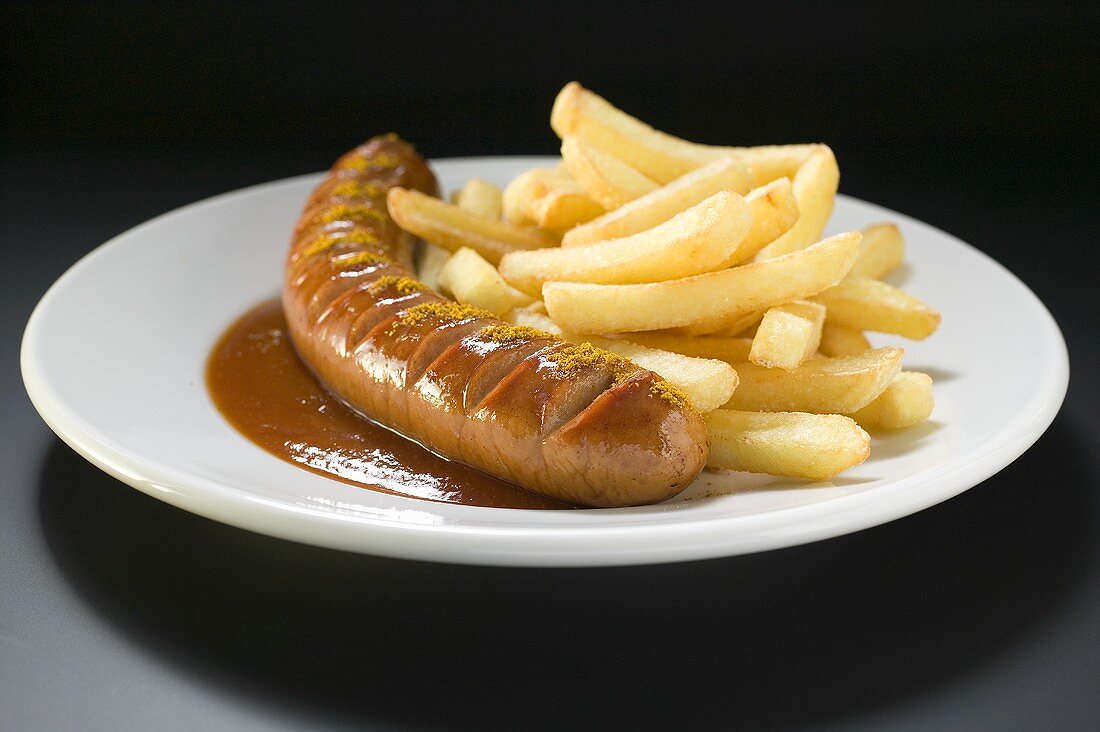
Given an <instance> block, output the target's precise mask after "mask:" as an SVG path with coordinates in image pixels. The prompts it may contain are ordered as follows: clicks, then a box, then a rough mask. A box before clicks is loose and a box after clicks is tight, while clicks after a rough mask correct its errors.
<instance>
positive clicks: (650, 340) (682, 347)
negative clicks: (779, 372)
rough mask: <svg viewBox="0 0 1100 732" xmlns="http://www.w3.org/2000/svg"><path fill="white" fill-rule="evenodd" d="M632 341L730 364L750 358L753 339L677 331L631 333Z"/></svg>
mask: <svg viewBox="0 0 1100 732" xmlns="http://www.w3.org/2000/svg"><path fill="white" fill-rule="evenodd" d="M626 338H627V339H628V340H630V341H631V342H632V343H637V344H639V345H643V346H646V347H648V348H658V349H660V350H662V351H672V352H673V353H682V354H684V355H685V356H693V357H695V358H715V359H718V360H719V361H725V362H726V363H730V364H738V363H742V362H744V361H748V360H749V351H750V350H752V339H750V338H731V337H722V336H698V337H692V336H683V335H677V334H675V333H669V332H663V333H631V334H630V335H629V336H626Z"/></svg>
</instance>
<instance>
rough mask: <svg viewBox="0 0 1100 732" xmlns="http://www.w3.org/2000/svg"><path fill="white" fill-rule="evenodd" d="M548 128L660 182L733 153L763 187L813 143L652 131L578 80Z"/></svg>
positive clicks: (557, 103)
mask: <svg viewBox="0 0 1100 732" xmlns="http://www.w3.org/2000/svg"><path fill="white" fill-rule="evenodd" d="M550 126H551V127H553V128H554V132H556V133H557V134H558V137H561V138H563V139H564V138H565V137H567V136H577V137H579V138H580V139H582V140H584V141H585V142H586V143H588V144H589V145H591V146H593V147H595V148H598V149H600V150H603V151H604V152H606V153H607V154H609V155H613V156H615V157H616V158H619V159H620V160H622V161H624V162H626V163H627V164H628V165H630V166H631V167H633V168H635V169H637V170H639V171H641V172H642V173H644V174H645V175H647V176H649V177H650V178H652V179H653V180H655V181H658V182H660V183H668V182H669V181H671V180H673V179H674V178H678V177H680V176H681V175H684V174H685V173H688V172H690V171H692V170H694V169H696V168H699V167H702V166H703V165H706V164H707V163H709V162H711V161H713V160H717V159H718V158H724V157H733V158H735V159H736V160H738V161H739V162H741V163H742V164H743V165H745V166H746V167H748V168H749V170H750V172H751V174H752V179H753V185H758V186H760V185H764V184H765V183H768V182H770V181H772V180H775V179H776V178H779V177H781V176H784V175H787V176H789V175H792V174H793V173H794V171H795V170H796V169H797V168H798V166H799V165H801V164H802V162H803V161H804V160H805V159H806V157H807V156H808V155H809V153H810V150H811V148H812V147H813V146H812V145H766V146H761V147H720V146H716V145H699V144H696V143H692V142H688V141H686V140H681V139H680V138H678V137H673V136H672V135H668V134H666V133H664V132H659V131H657V130H655V129H653V128H652V127H650V126H649V125H647V124H645V123H644V122H642V121H641V120H638V119H635V118H634V117H631V116H630V115H628V114H626V113H625V112H622V111H621V110H619V109H616V108H615V107H614V106H612V105H611V104H610V103H609V102H608V101H607V100H606V99H603V98H602V97H600V96H598V95H597V94H594V93H593V92H591V91H589V90H588V89H585V88H584V87H582V86H581V85H580V84H578V83H577V82H575V81H574V82H570V83H569V84H566V85H565V87H564V88H563V89H562V90H561V92H559V93H558V97H557V99H555V100H554V109H553V111H552V112H551V113H550Z"/></svg>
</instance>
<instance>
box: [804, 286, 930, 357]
mask: <svg viewBox="0 0 1100 732" xmlns="http://www.w3.org/2000/svg"><path fill="white" fill-rule="evenodd" d="M816 299H817V301H818V302H820V303H823V304H824V305H825V307H826V308H828V311H829V314H828V319H829V320H831V321H832V322H834V323H837V324H839V325H846V326H848V327H849V328H855V329H856V330H872V331H875V332H878V333H894V334H896V335H900V336H905V337H906V338H912V339H914V340H918V341H919V340H924V339H925V338H927V337H928V336H930V335H932V334H933V333H934V332H936V328H938V327H939V325H940V314H939V312H937V311H936V310H935V309H933V308H931V307H929V306H928V305H926V304H924V302H922V301H921V300H919V299H917V298H915V297H913V296H912V295H910V294H908V293H906V292H903V291H902V290H899V289H898V288H896V287H894V286H893V285H888V284H886V283H885V282H881V281H880V280H873V279H870V278H869V277H847V278H845V279H844V281H843V282H841V283H840V284H838V285H837V286H835V287H830V288H829V289H828V290H825V291H824V292H822V293H820V294H819V295H818V296H817V297H816Z"/></svg>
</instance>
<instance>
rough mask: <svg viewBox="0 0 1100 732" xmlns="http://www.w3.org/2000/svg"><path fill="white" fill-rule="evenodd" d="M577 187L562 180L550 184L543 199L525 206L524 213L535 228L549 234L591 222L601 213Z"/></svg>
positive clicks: (570, 181) (573, 182)
mask: <svg viewBox="0 0 1100 732" xmlns="http://www.w3.org/2000/svg"><path fill="white" fill-rule="evenodd" d="M603 210H604V209H603V206H601V205H600V204H598V203H596V201H595V200H593V199H592V197H591V196H589V195H588V194H587V193H585V192H584V189H583V188H581V185H580V183H577V181H575V180H573V179H572V178H569V177H566V176H562V177H561V178H558V179H557V180H554V181H552V182H551V184H550V185H548V186H547V188H546V191H545V192H544V193H542V195H540V196H538V197H537V198H535V199H534V200H533V201H531V202H530V203H529V204H528V207H527V212H528V214H529V215H530V216H531V218H532V219H533V220H534V222H535V225H536V226H538V227H539V228H541V229H547V230H549V231H557V232H565V231H569V230H571V229H572V228H573V227H575V226H577V225H578V224H583V223H584V222H586V221H591V220H592V219H594V218H596V217H597V216H599V215H600V214H602V213H603Z"/></svg>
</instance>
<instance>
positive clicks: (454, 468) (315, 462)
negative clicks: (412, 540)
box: [206, 300, 573, 508]
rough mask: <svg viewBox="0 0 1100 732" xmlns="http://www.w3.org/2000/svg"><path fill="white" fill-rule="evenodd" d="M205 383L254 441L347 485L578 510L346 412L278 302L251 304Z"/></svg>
mask: <svg viewBox="0 0 1100 732" xmlns="http://www.w3.org/2000/svg"><path fill="white" fill-rule="evenodd" d="M206 386H207V390H208V391H209V393H210V397H211V399H213V401H214V404H215V406H217V408H218V411H220V412H221V414H222V416H223V417H225V419H226V420H227V421H228V422H229V423H230V424H231V425H232V426H233V427H234V428H235V429H236V430H237V431H238V432H240V433H241V434H242V435H244V436H245V437H247V438H248V439H249V440H251V441H252V442H254V443H256V444H257V445H259V446H260V447H262V448H263V449H265V450H267V451H268V452H270V453H272V454H273V455H275V456H277V457H279V458H282V459H283V460H286V461H288V462H291V463H293V464H295V465H297V466H299V467H301V468H304V469H306V470H309V471H312V472H314V473H319V474H321V475H325V476H327V477H329V478H333V479H335V480H339V481H342V482H344V483H348V484H350V485H354V486H359V487H361V488H368V489H371V490H376V491H381V492H383V493H391V494H396V495H402V496H410V497H413V498H423V499H428V500H432V501H442V502H446V503H463V504H468V505H474V506H491V507H499V508H573V507H572V506H570V505H569V504H566V503H562V502H561V501H557V500H554V499H553V498H549V497H546V496H541V495H539V494H537V493H532V492H531V491H527V490H524V489H523V488H520V487H519V486H517V485H514V484H512V483H507V482H505V481H502V480H498V479H497V478H494V477H492V476H490V475H486V474H485V473H482V472H481V471H479V470H476V469H474V468H471V467H469V466H467V465H463V464H462V463H457V462H454V461H451V460H446V459H444V458H441V457H439V456H438V455H436V454H434V453H432V452H429V451H428V450H426V449H424V448H423V447H421V446H420V445H418V444H417V443H415V442H413V441H411V440H408V439H406V438H404V437H402V436H400V435H398V434H396V433H394V432H391V431H390V430H388V429H386V428H384V427H381V426H379V425H377V424H374V423H373V422H371V421H369V420H367V419H365V418H364V417H362V416H360V415H359V414H357V413H356V412H354V411H352V410H351V409H349V408H348V407H347V406H345V405H344V404H343V403H342V402H341V401H339V400H338V399H337V398H336V397H334V396H332V395H331V394H329V393H328V392H327V391H326V390H325V388H324V387H323V386H322V385H321V383H320V382H319V381H318V380H317V378H316V377H315V376H314V375H313V373H312V372H311V371H310V370H309V369H308V368H307V367H306V366H305V364H303V363H302V361H301V359H299V358H298V354H297V353H296V352H295V350H294V346H293V344H292V343H291V342H290V338H289V336H288V335H287V331H286V319H285V318H284V316H283V309H282V306H281V304H280V303H279V301H278V300H272V301H269V302H265V303H263V304H261V305H258V306H256V307H254V308H253V309H251V310H249V311H248V312H247V313H245V314H244V315H243V316H241V317H240V319H238V320H237V321H236V322H235V323H233V325H231V326H230V327H229V329H228V330H227V331H226V332H225V333H224V334H223V335H222V337H221V338H220V339H219V340H218V342H217V344H216V345H215V346H214V350H213V352H212V353H211V354H210V358H209V360H208V361H207V364H206Z"/></svg>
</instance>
